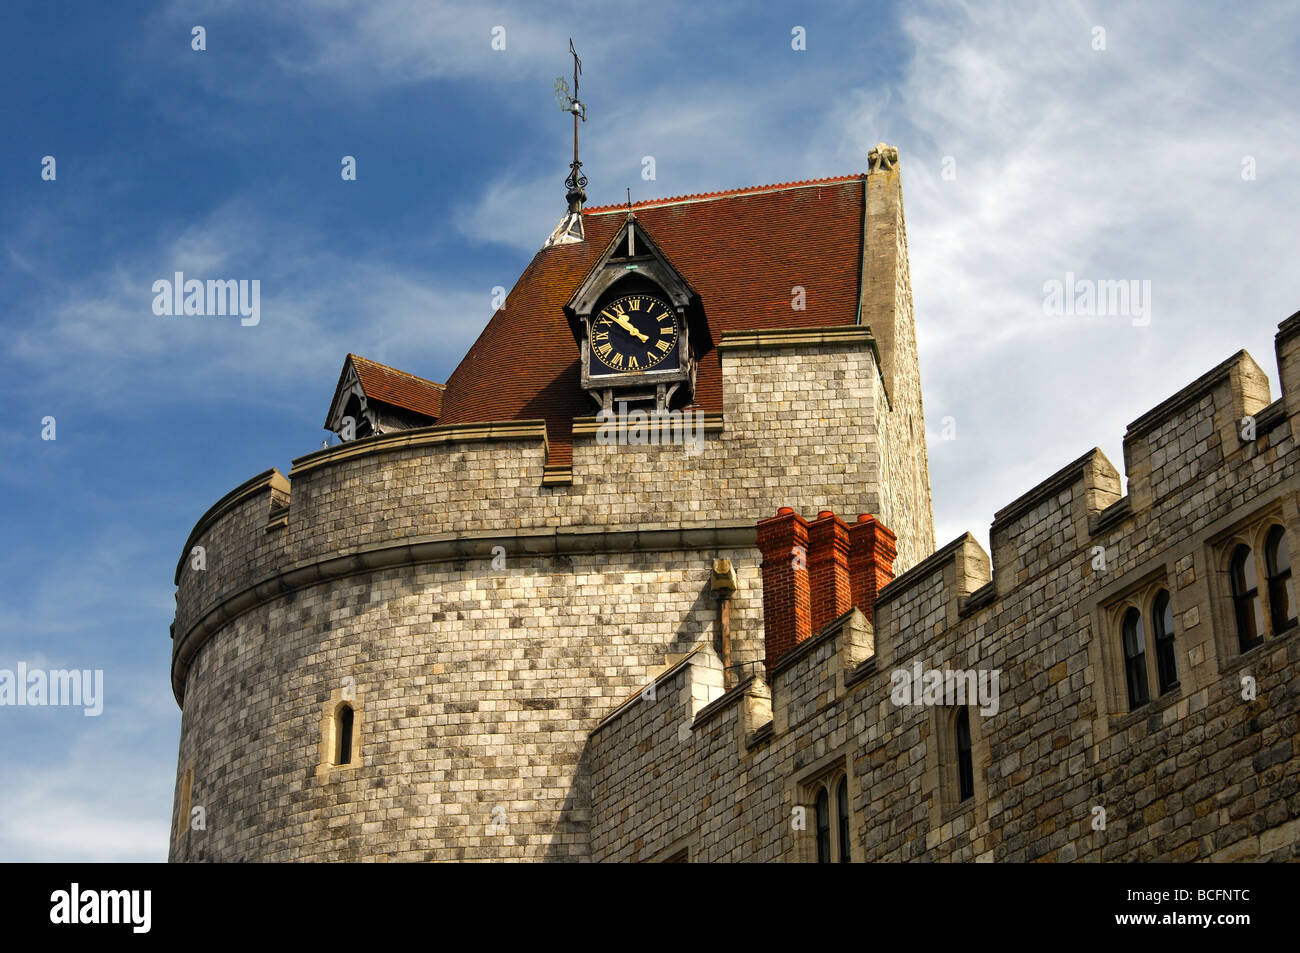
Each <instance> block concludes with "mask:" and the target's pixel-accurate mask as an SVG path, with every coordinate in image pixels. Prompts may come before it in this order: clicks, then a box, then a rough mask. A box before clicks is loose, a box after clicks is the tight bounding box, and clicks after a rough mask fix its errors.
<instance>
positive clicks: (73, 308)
mask: <svg viewBox="0 0 1300 953" xmlns="http://www.w3.org/2000/svg"><path fill="white" fill-rule="evenodd" d="M177 271H180V272H182V273H183V274H184V275H185V277H186V278H187V279H188V278H200V279H208V278H221V279H228V278H233V279H248V280H253V279H256V280H258V281H259V282H260V288H261V308H260V310H261V321H260V323H259V324H257V325H256V326H249V327H244V326H241V324H240V320H239V318H237V317H229V316H227V317H219V316H217V317H199V316H192V315H191V316H158V315H155V314H154V313H153V309H152V305H153V300H154V292H153V290H152V287H153V282H154V281H155V280H157V279H167V280H169V281H170V280H172V278H173V275H174V273H175V272H177ZM490 294H491V291H490V287H486V286H485V287H478V286H477V284H473V283H471V282H470V280H469V279H467V278H465V277H464V276H456V277H455V278H453V279H450V280H449V279H446V278H442V279H439V278H436V277H435V276H433V275H431V274H424V273H417V272H412V271H409V270H405V269H403V268H401V267H398V266H394V265H390V264H388V263H386V262H384V261H382V260H380V259H378V258H375V257H368V256H364V255H359V254H349V253H348V250H347V249H346V248H345V249H335V248H331V247H328V246H326V245H323V244H321V242H320V241H319V240H318V239H317V238H316V237H315V236H314V235H313V234H312V233H311V232H309V231H308V230H306V229H305V228H304V229H299V228H295V227H291V226H289V225H286V224H282V223H281V224H277V223H274V222H270V221H267V220H266V218H265V217H264V216H263V215H261V214H260V213H258V212H257V211H256V210H255V209H254V208H253V207H252V205H251V203H249V202H247V201H244V200H234V201H231V202H230V203H229V204H227V205H225V206H223V207H222V208H220V209H218V210H217V211H215V212H214V213H212V214H211V215H209V216H208V217H206V218H205V219H204V220H202V221H201V222H199V223H196V224H194V225H191V226H189V227H187V228H185V229H184V230H182V231H180V232H179V233H177V234H175V235H172V236H166V237H163V238H161V239H160V240H159V241H158V242H157V243H156V244H154V245H152V246H148V247H147V248H146V249H145V250H142V251H136V252H133V253H130V254H127V255H124V256H123V257H122V258H121V259H119V260H117V261H114V262H110V263H106V264H105V266H104V267H102V268H100V269H90V270H88V272H87V274H86V277H85V278H83V279H79V280H78V281H77V282H76V283H75V284H74V285H72V286H71V287H66V286H61V285H56V286H54V287H51V288H50V289H49V290H48V292H47V293H46V294H45V295H44V297H43V299H42V301H41V303H40V304H39V305H38V310H37V312H36V314H35V315H34V318H35V319H34V320H32V321H31V322H29V323H28V324H27V325H26V326H23V327H20V328H19V329H18V330H16V331H15V332H14V333H13V336H12V354H13V355H14V356H15V357H17V358H19V359H21V360H22V361H24V362H25V363H26V364H27V365H28V366H29V367H30V368H31V369H32V371H33V372H34V373H35V375H36V380H37V381H38V383H39V386H40V388H41V392H42V393H43V394H45V395H46V396H47V398H48V399H49V400H50V401H51V403H54V402H56V401H65V402H66V401H76V402H82V403H83V404H92V405H93V406H95V407H96V408H97V409H98V410H101V411H102V410H114V411H120V412H123V413H145V412H147V411H148V400H147V399H142V395H150V394H152V395H157V394H166V395H167V398H168V400H169V401H176V400H181V401H203V400H224V401H229V400H230V398H231V396H232V395H233V394H237V393H241V392H242V393H245V394H250V395H254V396H255V397H256V398H258V399H268V398H270V397H272V396H280V395H283V394H284V393H286V392H288V391H291V390H293V389H295V388H298V387H305V386H316V387H318V388H319V387H325V388H328V387H329V386H330V384H332V381H333V376H334V375H335V374H337V372H338V367H339V366H340V365H341V363H342V360H343V356H344V355H345V354H347V353H348V352H349V351H357V352H360V353H364V354H365V355H366V356H368V357H372V358H375V359H376V360H380V361H391V362H393V363H396V364H397V366H399V367H402V368H403V369H406V370H411V371H412V372H414V373H423V374H426V375H432V373H433V371H432V365H433V362H434V361H435V360H439V359H445V357H446V352H448V351H453V352H454V351H456V350H457V349H458V348H459V349H460V350H464V349H465V348H467V347H468V346H469V344H470V343H471V342H472V341H473V340H474V336H475V335H476V334H477V333H478V331H479V329H480V328H481V327H482V325H483V324H484V322H486V320H487V318H488V317H489V316H490V312H491V308H490ZM322 382H325V383H322ZM323 399H325V398H324V397H322V400H323ZM64 406H66V403H65V404H64Z"/></svg>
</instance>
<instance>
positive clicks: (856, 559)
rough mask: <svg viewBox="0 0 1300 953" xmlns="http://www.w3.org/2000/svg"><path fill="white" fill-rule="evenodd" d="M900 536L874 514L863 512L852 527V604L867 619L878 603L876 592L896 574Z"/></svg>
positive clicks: (850, 565)
mask: <svg viewBox="0 0 1300 953" xmlns="http://www.w3.org/2000/svg"><path fill="white" fill-rule="evenodd" d="M897 539H898V537H897V536H895V535H894V534H893V532H891V531H890V529H889V528H888V527H887V526H885V524H884V523H881V522H879V521H877V520H876V518H875V517H874V516H871V515H870V514H868V513H863V514H862V515H860V516H859V517H858V521H857V522H856V523H854V524H853V525H852V526H850V527H849V579H850V581H851V584H852V587H853V605H855V606H856V607H857V608H858V609H859V610H860V611H861V612H862V614H863V615H865V616H866V617H867V618H868V619H870V618H872V611H873V608H874V607H875V604H876V593H878V592H879V591H880V590H881V589H883V588H884V587H885V585H886V584H887V583H889V582H890V581H891V580H892V579H893V578H894V557H895V556H897V555H898V548H897V547H896V546H895V545H894V544H895V542H896V541H897Z"/></svg>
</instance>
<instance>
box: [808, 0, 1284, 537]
mask: <svg viewBox="0 0 1300 953" xmlns="http://www.w3.org/2000/svg"><path fill="white" fill-rule="evenodd" d="M1276 16H1280V14H1275V17H1276ZM1288 20H1289V21H1290V22H1288V23H1285V24H1283V23H1279V22H1276V20H1269V19H1266V18H1263V17H1257V16H1255V15H1252V16H1250V17H1241V18H1229V19H1224V18H1223V17H1222V11H1221V10H1220V9H1217V8H1214V7H1212V6H1205V7H1200V8H1193V7H1191V6H1189V5H1186V4H1179V5H1176V6H1171V5H1165V4H1151V5H1143V6H1141V7H1120V8H1109V7H1108V8H1107V9H1106V12H1105V13H1104V14H1089V13H1087V12H1085V11H1084V9H1083V8H1082V7H1065V8H1062V7H1056V6H1050V5H1039V4H1028V5H1015V6H1010V7H1001V8H990V7H987V6H985V5H974V4H969V5H968V4H963V3H930V4H924V5H918V6H911V5H909V6H908V7H906V8H905V10H904V18H903V29H904V32H905V34H906V36H907V38H908V40H909V41H910V43H911V44H912V52H913V55H912V57H911V58H910V59H909V61H908V62H907V65H906V68H905V71H904V73H903V75H902V76H901V77H900V81H899V87H898V95H897V96H894V97H891V98H889V99H885V98H883V97H874V98H872V99H868V98H867V96H866V95H865V94H861V95H859V96H856V97H850V98H849V99H848V101H847V102H846V104H845V105H844V106H842V107H841V108H839V109H837V110H835V111H834V112H833V113H832V114H831V115H830V116H829V117H828V118H827V125H828V127H829V129H830V131H831V133H832V134H833V132H834V130H835V129H842V130H850V131H853V130H865V131H866V132H865V136H866V140H874V138H875V135H876V133H875V132H874V131H873V130H877V129H886V128H888V129H893V130H896V140H891V141H897V142H898V144H899V145H900V146H901V152H902V165H901V167H902V169H903V188H904V197H905V202H906V208H907V215H908V237H909V242H910V251H911V263H912V280H913V285H914V290H915V297H916V312H917V320H918V328H919V334H920V339H921V346H922V353H921V358H922V378H923V384H924V391H925V402H926V412H927V414H928V415H929V417H930V421H931V424H930V429H931V430H932V431H937V430H938V429H939V428H938V421H939V420H940V419H941V418H942V417H944V416H947V415H952V416H955V417H956V418H957V422H958V439H957V440H956V441H953V442H950V443H943V442H934V443H932V444H931V470H932V477H933V484H934V501H935V511H936V518H937V522H938V524H939V525H938V527H937V535H938V540H939V542H940V543H942V542H945V541H947V540H948V539H951V538H953V537H955V536H957V535H959V534H960V533H961V532H963V531H966V530H968V529H969V530H970V531H972V532H975V533H976V534H977V535H979V536H981V537H984V538H986V537H987V527H988V523H989V521H990V520H991V519H992V515H993V512H994V511H995V510H996V509H998V508H1000V507H1002V506H1004V505H1005V504H1006V503H1009V502H1010V501H1011V500H1012V499H1014V498H1015V497H1016V496H1017V495H1019V494H1020V493H1022V492H1024V491H1025V490H1028V489H1029V488H1030V487H1032V486H1033V485H1035V484H1036V483H1038V482H1039V481H1041V480H1042V479H1044V478H1046V477H1047V476H1048V475H1050V474H1051V473H1052V472H1053V471H1054V470H1056V469H1057V468H1059V467H1060V466H1063V465H1064V464H1066V463H1068V462H1069V461H1070V460H1072V459H1073V458H1075V457H1077V456H1078V455H1079V454H1080V453H1082V452H1083V451H1085V450H1086V449H1088V448H1089V447H1091V446H1093V445H1100V446H1101V447H1102V448H1103V450H1104V451H1105V452H1106V453H1107V456H1109V457H1110V459H1111V462H1112V463H1114V464H1115V465H1116V466H1117V467H1119V468H1120V469H1121V470H1122V468H1123V459H1122V450H1121V447H1120V440H1121V436H1122V434H1123V430H1124V428H1125V426H1126V425H1127V423H1128V422H1129V421H1131V420H1133V419H1135V418H1136V417H1138V416H1139V415H1140V414H1142V413H1143V412H1144V411H1146V410H1147V409H1149V408H1150V407H1152V406H1154V405H1155V404H1156V403H1158V402H1159V401H1160V400H1162V399H1163V398H1165V397H1167V396H1169V395H1170V394H1172V393H1174V392H1175V391H1177V390H1178V389H1180V388H1181V387H1182V386H1184V385H1185V384H1187V383H1190V382H1191V381H1192V380H1193V379H1195V378H1196V377H1197V376H1199V375H1200V374H1201V373H1202V372H1204V371H1205V370H1208V369H1209V368H1210V367H1212V366H1213V365H1214V364H1216V363H1218V362H1219V361H1221V360H1222V359H1224V358H1225V357H1227V356H1228V355H1229V354H1231V353H1233V352H1234V351H1235V350H1237V349H1238V348H1240V347H1243V346H1246V347H1248V349H1250V350H1251V351H1252V353H1253V354H1254V355H1255V357H1256V359H1257V360H1259V361H1260V363H1261V365H1262V366H1264V367H1265V369H1266V370H1270V372H1271V366H1272V360H1271V353H1272V333H1273V330H1274V326H1275V325H1276V323H1277V322H1278V321H1280V320H1281V319H1282V318H1284V317H1286V316H1287V315H1288V314H1290V313H1291V312H1292V311H1294V310H1295V303H1296V301H1297V299H1300V278H1298V277H1297V276H1295V275H1294V274H1293V273H1291V272H1288V271H1287V270H1285V269H1282V268H1279V267H1278V264H1279V262H1280V261H1281V260H1283V259H1284V258H1285V257H1286V256H1288V255H1289V253H1290V250H1291V249H1292V248H1293V246H1294V225H1293V223H1292V222H1291V221H1290V220H1289V217H1288V216H1287V215H1286V214H1285V213H1284V212H1283V210H1285V209H1292V208H1296V207H1297V206H1298V205H1300V181H1297V180H1296V179H1295V178H1294V177H1292V176H1289V175H1287V174H1285V172H1284V170H1286V169H1288V168H1292V167H1294V166H1295V164H1296V160H1297V159H1298V158H1300V147H1298V146H1297V143H1296V140H1295V138H1294V136H1292V135H1291V133H1290V130H1292V129H1294V128H1296V126H1297V122H1298V121H1300V107H1298V106H1297V104H1296V102H1295V100H1294V98H1293V97H1289V96H1287V95H1282V93H1281V88H1275V87H1274V86H1273V85H1272V84H1274V83H1277V81H1278V80H1279V79H1280V75H1279V71H1286V72H1289V73H1291V74H1292V75H1293V74H1294V67H1291V66H1289V65H1283V66H1280V67H1279V68H1278V70H1277V71H1274V72H1273V73H1272V74H1271V75H1270V74H1269V73H1263V74H1261V72H1260V64H1266V63H1273V64H1289V63H1290V62H1291V56H1290V52H1289V45H1290V39H1289V38H1290V37H1293V36H1295V34H1296V29H1297V26H1300V24H1297V23H1296V22H1295V21H1296V17H1295V15H1294V14H1291V15H1288ZM1173 22H1177V23H1178V25H1179V28H1178V29H1177V30H1171V29H1170V28H1169V25H1170V23H1173ZM1094 25H1104V26H1105V28H1106V39H1107V49H1106V50H1105V51H1094V50H1093V49H1092V44H1091V40H1092V27H1093V26H1094ZM1285 88H1286V89H1291V88H1294V82H1292V83H1290V84H1289V85H1287V86H1286V87H1285ZM863 141H864V140H863V139H862V138H861V137H860V136H854V135H853V134H852V132H850V134H849V135H848V136H845V137H842V139H841V142H842V143H843V144H842V145H841V146H840V149H841V155H842V158H843V161H846V162H849V163H851V162H852V161H853V159H854V157H855V156H856V155H857V154H858V150H860V149H861V145H862V142H863ZM846 147H851V148H852V150H853V152H851V153H847V152H846V151H845V150H846ZM1245 155H1252V156H1254V157H1255V158H1256V160H1257V162H1258V166H1259V169H1260V173H1259V178H1258V180H1257V181H1253V182H1248V181H1243V179H1242V177H1241V160H1242V157H1243V156H1245ZM945 156H951V157H952V158H953V159H954V160H955V163H956V166H955V167H956V172H957V175H956V178H955V179H954V180H951V181H950V180H945V179H944V178H943V177H942V175H941V169H942V162H943V159H944V157H945ZM1265 170H1267V171H1265ZM1066 272H1073V273H1074V274H1075V275H1076V276H1078V277H1080V278H1093V279H1139V280H1143V279H1144V280H1149V281H1151V283H1152V297H1153V313H1152V321H1151V324H1150V326H1149V327H1145V328H1142V327H1134V326H1133V325H1132V322H1131V321H1128V320H1125V319H1124V318H1120V317H1106V318H1101V317H1098V318H1082V317H1074V318H1068V317H1048V316H1046V315H1045V314H1044V312H1043V285H1044V282H1046V281H1049V280H1051V279H1060V280H1063V279H1064V277H1065V274H1066ZM1275 393H1276V389H1275Z"/></svg>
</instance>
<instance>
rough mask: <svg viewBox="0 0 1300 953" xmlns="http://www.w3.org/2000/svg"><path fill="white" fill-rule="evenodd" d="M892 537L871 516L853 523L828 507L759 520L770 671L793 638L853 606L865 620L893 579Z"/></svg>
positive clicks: (801, 637) (808, 633) (784, 511)
mask: <svg viewBox="0 0 1300 953" xmlns="http://www.w3.org/2000/svg"><path fill="white" fill-rule="evenodd" d="M896 539H897V537H895V536H894V534H893V533H892V532H890V531H889V529H888V528H886V527H885V526H884V524H882V523H879V522H877V521H876V518H875V517H874V516H867V515H863V516H859V517H858V521H857V522H856V523H854V524H853V525H852V526H847V525H845V523H844V521H843V520H842V519H840V518H839V517H838V516H836V515H835V514H834V513H832V512H831V511H830V510H822V511H821V512H820V513H818V514H817V519H815V520H813V522H812V523H808V522H807V521H806V520H804V519H803V517H801V516H800V515H799V514H798V513H796V512H795V511H794V510H792V509H791V508H790V507H788V506H783V507H781V509H779V510H778V511H777V514H776V516H773V517H772V518H770V519H765V520H760V521H759V523H758V549H759V552H761V553H762V554H763V564H762V572H763V630H764V636H763V637H764V647H765V649H766V659H765V661H766V664H767V673H768V675H769V676H770V675H771V674H772V666H773V665H775V664H776V662H777V661H778V660H779V659H780V658H781V657H782V656H783V655H785V654H786V653H787V652H789V651H790V650H791V649H793V648H794V647H795V646H796V645H798V644H799V643H800V642H803V641H804V640H806V639H808V638H809V637H810V636H811V635H813V634H814V633H816V632H820V631H821V630H822V629H823V628H825V627H826V626H827V625H828V624H829V623H831V622H833V621H835V620H836V619H837V618H839V617H840V616H841V615H843V614H844V613H845V612H848V611H849V608H850V607H852V606H856V607H857V608H858V609H860V610H861V611H862V614H863V615H865V616H866V617H867V618H868V619H870V618H871V617H872V609H873V607H874V605H875V602H876V593H877V592H879V591H880V589H881V588H882V587H884V585H885V584H886V583H888V582H889V581H890V580H891V579H893V578H894V557H895V556H896V555H897V553H898V550H897V548H896V547H895V545H894V543H895V541H896Z"/></svg>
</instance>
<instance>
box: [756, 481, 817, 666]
mask: <svg viewBox="0 0 1300 953" xmlns="http://www.w3.org/2000/svg"><path fill="white" fill-rule="evenodd" d="M758 550H759V552H760V553H762V554H763V563H762V566H761V567H760V568H761V570H762V573H763V639H764V647H765V656H766V663H767V670H768V674H769V675H770V674H771V671H772V665H773V663H774V662H776V660H777V659H779V658H780V657H781V656H782V655H784V654H785V653H786V652H789V651H790V650H791V649H792V648H794V647H795V646H796V645H798V644H799V643H800V642H802V641H804V640H805V639H807V638H808V636H809V635H811V634H812V621H811V620H812V607H811V605H812V604H811V597H810V591H809V588H808V523H807V522H806V521H805V520H804V519H803V517H801V516H800V515H799V514H798V513H796V512H795V511H794V510H792V509H790V507H788V506H783V507H781V508H780V509H779V510H777V513H776V516H773V517H771V518H770V519H765V520H759V523H758Z"/></svg>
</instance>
